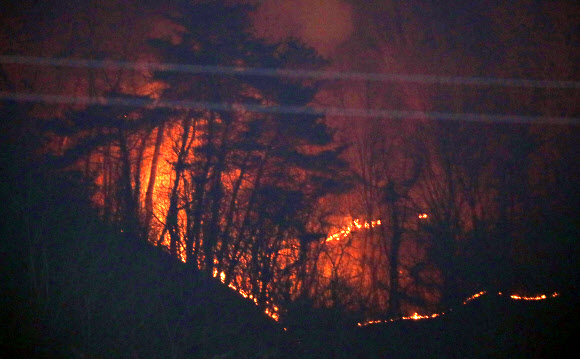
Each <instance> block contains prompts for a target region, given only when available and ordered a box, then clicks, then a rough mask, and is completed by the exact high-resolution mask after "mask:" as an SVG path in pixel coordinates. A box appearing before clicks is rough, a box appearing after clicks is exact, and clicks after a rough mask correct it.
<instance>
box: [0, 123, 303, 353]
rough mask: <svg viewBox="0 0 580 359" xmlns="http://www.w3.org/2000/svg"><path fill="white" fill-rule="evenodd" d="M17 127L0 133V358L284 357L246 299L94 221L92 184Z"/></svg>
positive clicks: (273, 332)
mask: <svg viewBox="0 0 580 359" xmlns="http://www.w3.org/2000/svg"><path fill="white" fill-rule="evenodd" d="M10 115H11V116H13V115H14V114H10ZM5 125H6V122H4V123H3V126H5ZM21 128H22V127H14V128H12V129H11V128H4V127H3V128H1V130H2V131H1V132H2V133H1V136H0V137H2V141H1V142H0V168H1V171H2V173H1V175H2V176H1V177H0V201H1V204H0V221H1V223H0V224H1V226H0V358H266V357H270V358H272V357H285V356H286V353H292V351H291V350H289V349H288V348H287V343H286V341H285V336H284V335H283V334H284V332H283V330H282V328H281V327H280V326H278V325H277V324H276V323H275V322H273V321H272V320H271V319H269V318H268V317H266V315H265V314H263V313H261V312H259V311H258V308H257V307H256V306H255V305H254V304H253V303H252V302H251V301H249V300H247V299H244V298H242V297H241V296H240V295H239V294H237V293H235V292H234V291H232V290H230V289H229V288H227V287H225V286H224V285H223V284H221V283H219V282H217V281H215V280H214V279H213V278H206V277H204V276H203V275H201V274H200V273H197V272H196V271H194V270H192V269H191V268H189V267H188V266H186V265H185V264H184V263H181V262H180V261H178V260H175V259H173V258H171V257H170V256H168V255H167V253H165V252H164V251H163V250H161V249H160V248H156V247H154V246H152V245H150V244H148V243H146V242H145V241H141V240H137V239H135V238H134V237H132V236H128V235H126V234H125V233H121V229H120V228H114V227H113V226H112V225H110V224H106V223H104V222H102V221H101V220H99V216H98V215H97V213H96V212H95V210H94V208H92V207H91V206H90V203H89V201H88V198H89V196H90V191H89V188H90V183H83V181H82V179H81V178H80V176H77V175H75V174H74V173H65V172H63V171H60V170H54V169H52V168H51V166H48V165H47V164H46V163H45V161H40V160H38V156H36V155H35V154H34V151H35V150H36V149H37V148H39V147H38V146H37V145H38V143H35V142H34V140H35V139H34V136H33V135H32V132H33V131H30V132H23V131H22V130H21ZM14 129H16V130H14ZM11 130H13V131H11Z"/></svg>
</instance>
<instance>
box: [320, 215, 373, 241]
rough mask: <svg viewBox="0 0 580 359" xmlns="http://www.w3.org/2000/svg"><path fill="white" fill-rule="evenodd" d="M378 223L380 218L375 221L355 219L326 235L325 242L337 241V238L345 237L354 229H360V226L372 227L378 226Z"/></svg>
mask: <svg viewBox="0 0 580 359" xmlns="http://www.w3.org/2000/svg"><path fill="white" fill-rule="evenodd" d="M380 225H381V220H380V219H377V220H376V221H370V222H367V221H361V220H359V219H355V220H353V221H352V223H351V224H349V225H347V226H346V227H343V228H341V229H340V230H339V231H338V232H336V233H334V234H331V235H330V236H328V237H327V238H326V242H331V241H338V240H341V239H343V238H346V237H348V235H349V234H350V233H351V232H352V231H353V230H354V229H361V228H366V229H368V228H374V227H376V226H380Z"/></svg>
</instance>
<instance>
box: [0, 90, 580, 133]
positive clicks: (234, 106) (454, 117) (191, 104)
mask: <svg viewBox="0 0 580 359" xmlns="http://www.w3.org/2000/svg"><path fill="white" fill-rule="evenodd" d="M0 99H2V100H13V101H25V102H35V103H45V104H67V105H102V106H127V107H147V108H172V109H192V110H202V109H204V110H212V111H229V112H232V111H248V112H256V113H270V114H285V115H307V116H324V115H326V116H337V117H351V118H390V119H430V120H451V121H469V122H495V123H512V124H529V123H543V124H554V125H580V118H576V117H570V118H565V117H544V116H521V115H494V114H483V113H451V112H426V111H403V110H386V109H364V108H339V107H307V106H264V105H258V104H252V103H240V104H238V103H217V102H203V101H202V102H200V101H186V100H173V101H172V100H148V99H142V98H125V97H87V96H69V95H45V94H38V93H12V92H0Z"/></svg>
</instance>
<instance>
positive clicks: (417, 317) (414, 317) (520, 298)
mask: <svg viewBox="0 0 580 359" xmlns="http://www.w3.org/2000/svg"><path fill="white" fill-rule="evenodd" d="M484 294H487V292H486V291H481V292H479V293H475V294H473V295H472V296H470V297H468V298H465V300H464V301H463V304H464V305H465V304H467V303H469V302H470V301H472V300H474V299H476V298H479V297H481V296H482V295H484ZM497 294H498V295H502V293H501V292H498V293H497ZM557 296H559V294H558V293H557V292H554V293H552V294H551V295H545V294H541V295H537V296H535V297H525V296H520V295H516V294H512V295H510V298H511V299H513V300H545V299H548V298H555V297H557ZM444 314H445V312H441V313H434V314H431V315H420V314H418V313H414V314H413V315H411V316H409V317H402V318H393V319H384V320H367V321H366V322H363V323H358V324H357V325H358V326H359V327H366V326H367V325H371V324H383V323H390V322H394V321H398V320H420V319H431V318H436V317H438V316H441V315H444Z"/></svg>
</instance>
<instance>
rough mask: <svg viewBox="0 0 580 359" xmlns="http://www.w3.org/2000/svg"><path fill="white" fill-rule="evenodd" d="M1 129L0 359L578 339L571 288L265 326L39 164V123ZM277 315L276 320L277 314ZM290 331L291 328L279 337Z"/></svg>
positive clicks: (418, 349)
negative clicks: (381, 318) (415, 313)
mask: <svg viewBox="0 0 580 359" xmlns="http://www.w3.org/2000/svg"><path fill="white" fill-rule="evenodd" d="M9 115H10V116H11V117H12V118H14V119H15V120H16V121H15V124H16V126H11V125H10V124H8V123H4V128H3V131H2V133H3V138H2V141H1V146H2V147H1V151H0V153H1V155H2V158H1V164H2V171H3V174H2V178H3V181H2V187H1V200H2V206H1V208H2V212H1V215H0V217H1V219H2V233H1V235H2V240H1V242H0V243H1V251H0V253H1V256H2V257H1V258H0V260H1V263H2V267H1V268H2V281H1V283H0V284H1V286H2V287H1V291H2V295H1V296H0V298H1V302H0V307H1V310H0V315H1V317H0V321H1V323H2V329H1V331H0V353H1V355H2V357H6V358H17V357H27V358H304V357H306V358H309V357H310V358H434V357H437V358H465V357H471V358H473V357H510V358H513V357H521V358H524V357H525V358H530V357H533V358H544V357H554V355H555V356H561V355H564V354H563V353H564V351H565V348H566V347H568V346H572V344H573V342H572V340H574V338H575V336H577V334H578V331H577V329H576V328H575V325H574V324H575V323H577V322H578V319H580V318H579V316H578V313H577V310H575V309H574V308H573V305H572V303H574V302H577V297H573V296H571V293H564V294H563V295H562V296H560V297H558V298H555V299H550V300H547V301H542V302H514V301H511V300H509V299H507V298H505V297H498V296H491V295H490V296H483V297H481V298H478V299H477V300H474V301H471V302H469V303H468V304H467V305H465V306H460V307H458V308H455V310H454V311H452V312H450V313H449V314H446V315H445V316H441V317H438V318H435V319H430V320H423V321H397V322H393V323H389V324H381V325H371V326H368V327H363V328H358V327H356V325H355V324H356V321H355V318H356V316H355V315H354V314H353V315H352V316H349V315H347V312H346V311H345V310H340V309H316V308H313V307H312V305H309V304H308V303H302V304H300V303H294V306H293V307H291V308H289V311H290V312H289V313H288V315H287V316H286V322H285V323H284V321H283V320H282V321H281V323H276V322H274V321H273V320H272V319H271V318H268V317H267V316H266V315H265V314H264V313H263V312H261V311H260V310H259V309H258V307H257V306H256V305H254V303H253V302H252V301H251V300H248V299H245V298H243V297H242V296H241V295H239V294H238V293H236V292H234V291H233V290H231V289H229V288H228V287H226V286H225V285H224V284H222V283H220V282H219V280H217V279H214V278H210V277H207V276H206V275H204V274H202V273H201V272H198V271H197V270H196V269H195V268H192V267H191V266H188V265H187V264H185V263H183V262H181V261H179V260H177V259H175V258H174V257H172V256H170V255H169V254H168V253H167V252H166V251H165V250H164V249H162V248H161V247H155V246H153V245H151V244H150V243H148V242H146V241H145V240H142V239H138V238H136V237H134V236H132V235H129V234H127V233H126V232H125V231H124V230H123V228H121V227H118V226H115V225H112V224H108V223H105V222H103V221H102V220H100V219H99V216H98V213H97V210H96V209H95V208H94V207H93V206H92V205H91V202H90V196H91V185H90V184H89V182H87V180H86V179H85V180H84V179H82V176H80V175H79V174H78V173H75V172H70V171H63V170H61V169H55V168H53V167H52V165H51V164H50V163H49V162H47V161H46V158H45V157H43V156H42V155H39V151H38V149H39V146H40V144H41V143H40V142H41V141H40V139H39V137H36V135H35V131H34V124H30V125H29V126H24V127H23V126H21V125H19V124H18V121H17V119H18V112H17V111H16V110H15V112H12V113H10V114H9ZM283 319H284V318H283ZM284 326H287V327H288V328H287V329H288V330H287V331H285V330H284Z"/></svg>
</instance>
